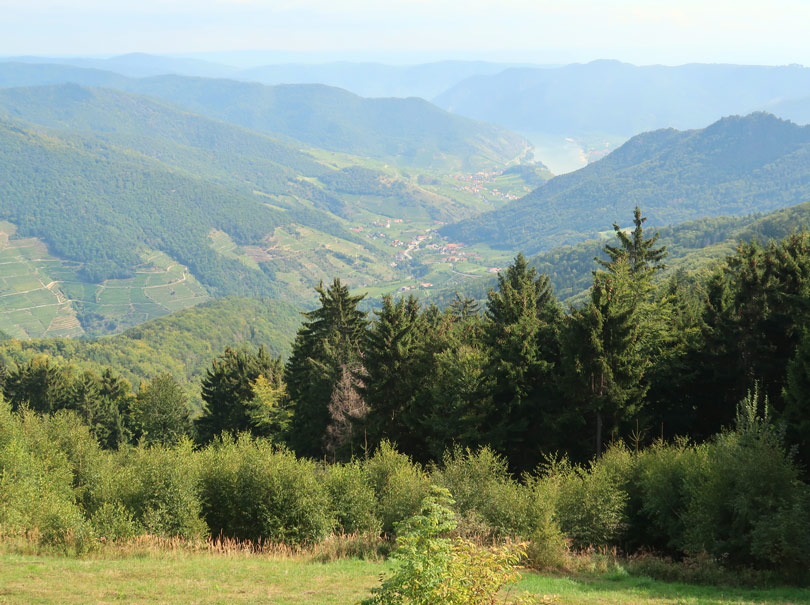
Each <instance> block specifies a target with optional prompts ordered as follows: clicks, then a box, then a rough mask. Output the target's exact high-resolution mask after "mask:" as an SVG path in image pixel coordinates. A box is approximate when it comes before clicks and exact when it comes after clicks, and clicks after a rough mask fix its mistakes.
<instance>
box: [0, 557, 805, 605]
mask: <svg viewBox="0 0 810 605" xmlns="http://www.w3.org/2000/svg"><path fill="white" fill-rule="evenodd" d="M388 567H389V566H388V564H386V563H380V562H376V561H361V560H358V559H348V560H339V561H333V562H328V563H321V562H317V561H313V560H311V559H310V558H308V557H306V556H284V555H273V556H266V555H246V554H233V555H228V554H208V553H188V552H177V551H175V552H163V553H161V552H160V551H154V552H151V553H139V554H130V555H125V556H121V557H113V558H107V557H106V556H105V557H104V558H72V557H61V556H43V555H22V554H3V555H0V602H3V603H89V602H95V603H108V602H147V603H170V602H186V603H193V602H198V603H199V602H205V603H237V602H244V603H248V602H252V603H256V602H272V603H280V604H283V603H302V602H306V603H356V602H358V601H359V600H361V599H363V598H365V597H367V596H369V594H370V590H371V588H372V587H373V586H375V585H377V584H378V583H379V575H380V574H381V573H383V572H385V571H387V569H388ZM522 590H526V591H529V592H530V593H532V594H533V595H536V596H537V601H538V602H539V603H561V604H562V603H600V604H609V603H622V604H625V603H629V604H633V603H639V604H640V603H690V604H691V603H695V604H698V603H700V604H703V603H706V604H708V603H712V604H714V603H735V604H738V603H739V604H742V603H810V590H808V589H799V588H772V589H767V590H765V589H746V588H729V587H715V586H694V585H687V584H677V583H667V582H660V581H656V580H652V579H649V578H646V577H638V576H631V575H628V574H626V573H622V572H621V571H617V570H614V571H612V572H609V573H606V574H605V573H602V574H588V573H582V574H576V575H573V576H551V575H540V574H536V573H530V572H524V574H523V577H522V579H521V581H520V582H519V584H518V585H517V587H516V588H514V589H513V592H514V591H522Z"/></svg>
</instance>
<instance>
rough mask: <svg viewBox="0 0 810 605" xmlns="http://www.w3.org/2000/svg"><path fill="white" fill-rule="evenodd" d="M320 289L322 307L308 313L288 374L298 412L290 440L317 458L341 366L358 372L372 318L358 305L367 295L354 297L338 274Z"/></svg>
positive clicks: (303, 452)
mask: <svg viewBox="0 0 810 605" xmlns="http://www.w3.org/2000/svg"><path fill="white" fill-rule="evenodd" d="M315 291H316V292H317V293H318V295H319V297H320V302H321V306H320V308H318V309H315V310H314V311H309V312H307V313H304V318H305V319H304V323H303V325H302V326H301V328H300V329H299V330H298V333H297V334H296V337H295V341H294V342H293V348H292V354H291V355H290V359H289V360H288V362H287V365H286V367H285V374H284V375H285V382H286V385H287V395H288V397H289V401H290V405H291V406H292V412H293V418H292V424H291V428H290V437H289V442H290V445H291V446H292V447H293V449H294V450H295V451H296V452H297V453H298V454H299V455H302V456H314V457H317V456H320V455H321V454H322V453H323V451H324V449H323V448H324V438H325V436H326V427H327V426H328V425H329V422H330V415H329V403H330V401H331V399H332V393H333V391H334V389H335V387H336V386H337V384H338V382H339V380H340V377H341V373H342V368H343V367H344V366H345V367H348V368H349V371H351V372H358V371H359V368H360V365H361V363H362V349H363V345H364V340H365V335H366V325H367V323H368V321H367V320H366V314H365V312H363V311H360V310H359V309H358V308H357V305H358V303H359V302H360V301H361V300H362V299H363V296H351V295H350V294H349V288H348V287H347V286H344V285H342V284H341V283H340V280H339V279H335V280H334V282H332V285H331V286H329V287H328V288H324V287H323V283H321V284H320V285H319V286H318V287H317V288H315Z"/></svg>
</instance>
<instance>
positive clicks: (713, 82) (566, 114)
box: [432, 61, 810, 137]
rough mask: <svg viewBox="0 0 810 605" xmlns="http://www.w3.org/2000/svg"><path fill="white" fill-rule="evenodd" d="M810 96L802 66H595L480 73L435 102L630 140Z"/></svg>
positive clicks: (525, 124)
mask: <svg viewBox="0 0 810 605" xmlns="http://www.w3.org/2000/svg"><path fill="white" fill-rule="evenodd" d="M806 97H810V68H806V67H802V66H799V65H789V66H775V67H770V66H756V65H723V64H714V65H713V64H687V65H680V66H675V67H669V66H663V65H648V66H635V65H630V64H627V63H621V62H618V61H593V62H591V63H586V64H572V65H566V66H564V67H559V68H539V67H524V68H512V69H507V70H504V71H502V72H500V73H498V74H493V75H476V76H473V77H471V78H468V79H467V80H464V81H462V82H460V83H458V84H456V85H455V86H454V87H452V88H451V89H449V90H447V91H445V92H444V93H442V94H440V95H438V96H436V97H434V98H433V99H432V100H433V102H434V103H436V104H437V105H438V106H440V107H442V108H444V109H447V110H448V111H452V112H454V113H457V114H459V115H463V116H467V117H470V118H474V119H477V120H484V121H487V122H491V123H495V124H501V125H503V126H505V127H507V128H510V129H512V130H515V131H517V132H521V133H527V132H543V133H558V134H563V135H567V136H574V135H576V134H580V133H605V134H613V135H623V136H628V137H629V136H632V135H635V134H638V133H640V132H644V131H648V130H654V129H658V128H669V127H673V128H680V129H686V128H698V127H700V126H702V125H704V124H708V123H710V122H713V121H715V120H717V119H719V118H720V117H721V116H727V115H731V114H741V113H749V112H751V111H754V110H757V109H764V108H767V107H768V105H769V104H771V103H773V102H775V101H778V100H785V99H799V98H806Z"/></svg>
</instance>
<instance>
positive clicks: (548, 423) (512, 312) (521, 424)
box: [485, 254, 562, 468]
mask: <svg viewBox="0 0 810 605" xmlns="http://www.w3.org/2000/svg"><path fill="white" fill-rule="evenodd" d="M486 317H487V322H486V324H485V338H486V343H487V345H488V348H489V353H490V358H491V364H490V376H491V380H492V389H493V391H492V398H493V409H492V416H491V417H490V418H489V419H488V423H487V424H488V425H489V430H488V439H487V440H488V441H489V443H490V445H491V446H492V447H494V448H495V449H496V450H498V451H500V452H502V453H504V454H506V455H507V456H508V457H509V459H510V460H511V461H512V463H513V464H514V465H516V467H520V468H527V467H529V466H533V465H535V464H536V463H537V462H538V461H539V459H540V452H541V451H542V450H543V449H547V448H549V447H551V446H552V445H553V444H552V443H551V442H550V441H549V439H548V437H550V436H552V435H554V434H555V433H556V431H555V428H556V426H555V425H556V420H557V419H559V410H558V409H557V406H558V397H557V393H556V384H555V381H554V373H555V370H556V368H557V366H558V364H559V357H560V342H559V328H560V323H561V320H562V310H561V308H560V305H559V303H558V301H557V299H556V298H555V296H554V293H553V291H552V287H551V283H550V281H549V278H548V276H547V275H545V274H543V275H539V274H538V273H537V271H536V270H535V269H534V268H531V267H529V266H528V263H527V262H526V259H525V258H524V257H523V255H522V254H518V256H517V257H516V258H515V261H514V263H513V264H512V265H510V266H509V267H508V268H507V270H506V271H505V272H504V273H502V274H500V275H499V276H498V288H497V290H490V292H489V295H488V299H487V305H486Z"/></svg>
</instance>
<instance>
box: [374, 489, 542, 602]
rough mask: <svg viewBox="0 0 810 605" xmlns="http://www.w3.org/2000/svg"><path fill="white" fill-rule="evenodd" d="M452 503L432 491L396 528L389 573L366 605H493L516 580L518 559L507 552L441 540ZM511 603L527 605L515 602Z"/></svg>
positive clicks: (450, 521)
mask: <svg viewBox="0 0 810 605" xmlns="http://www.w3.org/2000/svg"><path fill="white" fill-rule="evenodd" d="M452 504H453V500H452V499H451V497H450V492H449V491H447V490H446V489H444V488H438V487H432V488H431V491H430V494H429V495H428V496H426V497H425V499H424V500H423V501H422V505H421V510H420V512H419V513H418V514H416V515H414V516H412V517H410V518H409V519H407V520H406V521H403V522H402V523H400V524H398V526H397V547H396V550H395V551H394V552H393V555H392V558H393V559H394V563H395V569H394V571H393V572H392V573H391V574H390V576H389V577H388V578H386V579H384V580H383V582H382V586H380V587H379V588H375V589H372V592H373V593H374V596H373V597H371V598H370V599H366V600H365V601H364V603H365V604H366V605H394V604H406V603H407V604H414V605H416V604H419V605H432V604H435V603H442V604H444V605H468V604H473V605H475V604H485V603H494V602H496V601H498V593H499V592H500V591H501V589H502V588H503V587H504V586H505V585H506V584H509V583H511V582H514V581H516V580H518V579H519V577H520V576H519V574H518V572H517V569H516V566H517V564H518V563H519V562H520V559H521V558H522V556H523V554H522V553H521V552H519V551H518V550H516V549H514V548H510V547H502V548H495V549H484V548H480V547H477V546H475V545H474V544H472V543H471V542H469V541H467V540H463V539H460V538H456V539H455V540H451V539H449V538H447V537H445V536H446V534H447V533H448V532H450V531H451V530H453V529H454V528H455V526H456V523H455V515H454V513H453V511H452V510H451V509H450V506H452ZM511 602H513V603H517V602H526V603H528V602H532V600H529V597H528V596H527V597H520V598H518V599H516V600H512V601H511Z"/></svg>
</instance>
